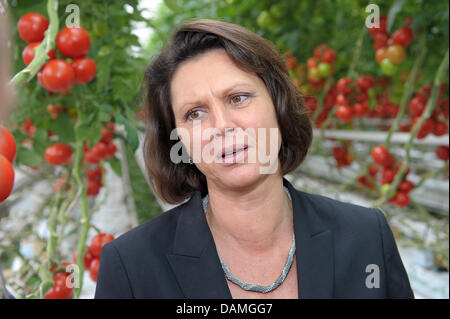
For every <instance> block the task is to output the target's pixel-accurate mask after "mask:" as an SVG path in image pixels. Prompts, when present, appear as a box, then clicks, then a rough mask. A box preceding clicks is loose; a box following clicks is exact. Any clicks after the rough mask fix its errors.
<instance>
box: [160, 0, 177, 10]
mask: <svg viewBox="0 0 450 319" xmlns="http://www.w3.org/2000/svg"><path fill="white" fill-rule="evenodd" d="M164 4H165V5H166V6H167V7H168V8H169V9H170V10H172V11H173V12H178V11H180V7H179V6H178V3H177V1H176V0H164Z"/></svg>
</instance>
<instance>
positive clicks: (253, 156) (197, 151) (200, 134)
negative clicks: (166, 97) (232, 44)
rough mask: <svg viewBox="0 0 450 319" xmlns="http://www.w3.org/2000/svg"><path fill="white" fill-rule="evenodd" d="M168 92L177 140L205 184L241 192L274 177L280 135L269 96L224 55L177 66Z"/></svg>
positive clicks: (217, 53)
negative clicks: (205, 181) (261, 179)
mask: <svg viewBox="0 0 450 319" xmlns="http://www.w3.org/2000/svg"><path fill="white" fill-rule="evenodd" d="M170 89H171V99H172V108H173V112H174V115H175V122H176V127H177V133H178V136H179V137H180V139H181V141H182V142H183V144H184V145H185V147H186V149H187V150H188V152H189V155H190V157H191V158H192V159H193V160H194V164H195V165H196V166H197V168H198V169H199V170H200V171H201V172H202V173H203V174H204V175H205V176H206V178H207V181H208V184H209V185H210V184H211V183H214V184H215V185H219V186H221V187H226V188H240V187H246V186H248V185H251V184H252V183H255V182H257V181H258V179H259V178H263V177H264V175H265V174H273V173H278V172H279V169H278V168H279V166H280V165H279V159H278V151H279V149H280V146H281V133H280V130H279V127H278V123H277V119H276V113H275V108H274V105H273V102H272V99H271V96H270V94H269V92H268V90H267V88H266V86H265V85H264V82H263V81H262V80H261V79H260V78H259V77H258V76H257V75H256V74H254V73H248V72H245V71H243V70H241V69H240V68H238V67H237V66H236V65H235V64H234V63H233V60H231V58H230V57H229V56H228V55H227V53H226V52H225V50H222V49H215V50H211V51H208V52H206V53H204V54H202V55H199V56H197V57H195V58H194V59H190V60H188V61H186V62H184V63H182V64H181V65H180V66H179V67H178V69H177V70H176V72H175V74H174V76H173V78H172V81H171V85H170ZM233 150H235V151H236V153H235V154H231V155H229V154H230V153H232V152H233ZM266 177H267V175H266Z"/></svg>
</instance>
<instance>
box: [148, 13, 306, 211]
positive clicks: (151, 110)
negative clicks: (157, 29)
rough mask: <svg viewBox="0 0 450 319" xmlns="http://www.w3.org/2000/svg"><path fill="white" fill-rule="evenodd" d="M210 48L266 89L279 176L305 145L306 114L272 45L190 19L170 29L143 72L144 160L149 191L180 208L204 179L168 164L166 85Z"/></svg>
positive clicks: (232, 28)
mask: <svg viewBox="0 0 450 319" xmlns="http://www.w3.org/2000/svg"><path fill="white" fill-rule="evenodd" d="M212 49H224V50H225V51H226V52H227V54H228V55H229V56H230V58H231V59H232V60H233V61H234V63H236V65H237V66H238V67H240V68H241V69H242V70H245V71H247V72H253V73H256V74H257V75H258V76H259V77H260V78H261V79H262V80H263V82H264V84H265V85H266V87H267V89H268V91H269V93H270V96H271V97H272V101H273V104H274V106H275V111H276V116H277V121H278V124H279V128H280V131H281V136H282V144H281V148H280V152H279V159H280V166H281V167H280V171H281V173H282V175H284V174H287V173H289V172H291V171H293V170H294V169H296V168H297V167H298V166H299V165H300V164H301V162H302V161H303V160H304V158H305V157H306V154H307V152H308V149H309V147H310V145H311V140H312V126H311V122H310V118H309V113H308V109H307V108H306V105H305V102H304V100H303V97H302V96H301V94H300V92H299V91H298V89H297V87H296V86H295V84H294V83H293V81H292V80H291V78H290V76H289V73H288V71H287V69H286V66H285V63H284V61H283V58H282V56H281V55H280V53H279V52H278V50H277V49H276V48H275V46H274V45H273V44H272V43H271V42H269V41H268V40H266V39H264V38H262V37H261V36H259V35H257V34H255V33H254V32H252V31H250V30H248V29H246V28H244V27H241V26H239V25H236V24H231V23H227V22H224V21H219V20H209V19H193V20H190V21H188V22H186V23H184V24H182V25H181V26H179V27H178V28H177V29H176V30H175V32H174V33H173V35H172V37H171V38H170V41H169V43H166V44H165V46H164V48H163V50H162V52H160V53H159V54H158V55H157V56H156V57H154V58H153V59H152V61H151V63H150V65H149V66H148V68H147V70H146V73H145V84H146V94H147V96H146V104H147V106H146V107H147V111H148V113H147V116H148V119H147V120H148V122H147V132H146V137H145V144H144V158H145V163H146V167H147V171H148V174H149V176H150V180H151V182H152V185H153V188H154V190H155V192H156V193H157V195H158V196H159V197H160V198H161V199H163V200H164V201H166V202H168V203H172V204H177V203H180V202H182V201H183V200H185V199H188V198H189V197H191V196H192V195H193V193H194V192H195V191H197V190H199V191H200V192H201V194H202V196H205V195H206V193H207V185H206V178H205V176H204V175H203V173H201V172H200V171H199V170H198V169H197V167H196V166H195V165H191V164H189V163H183V162H181V163H179V164H175V163H173V162H172V161H171V159H170V149H171V147H172V146H173V145H174V144H175V143H177V142H178V141H176V140H170V133H171V131H172V130H173V129H175V128H176V126H175V117H174V114H173V110H172V105H171V96H170V81H171V78H172V76H173V74H174V73H175V70H176V69H177V67H178V66H179V65H180V63H182V62H184V61H186V60H188V59H191V58H193V57H194V56H197V55H199V54H202V53H205V52H207V51H209V50H212Z"/></svg>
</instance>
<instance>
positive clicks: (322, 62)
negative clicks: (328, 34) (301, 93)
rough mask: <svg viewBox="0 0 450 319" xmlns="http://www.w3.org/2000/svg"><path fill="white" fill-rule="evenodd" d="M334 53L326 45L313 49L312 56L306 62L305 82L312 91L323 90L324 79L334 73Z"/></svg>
mask: <svg viewBox="0 0 450 319" xmlns="http://www.w3.org/2000/svg"><path fill="white" fill-rule="evenodd" d="M335 60H336V52H335V51H334V50H333V49H330V48H329V47H328V46H327V45H326V44H320V45H319V46H317V47H316V48H315V49H314V56H313V57H311V58H309V59H308V61H307V62H306V66H307V68H308V76H307V81H308V82H309V84H310V85H311V87H312V88H313V89H314V90H320V89H322V88H323V86H324V84H325V81H326V79H327V78H328V77H329V76H330V75H331V74H332V73H333V72H334V61H335Z"/></svg>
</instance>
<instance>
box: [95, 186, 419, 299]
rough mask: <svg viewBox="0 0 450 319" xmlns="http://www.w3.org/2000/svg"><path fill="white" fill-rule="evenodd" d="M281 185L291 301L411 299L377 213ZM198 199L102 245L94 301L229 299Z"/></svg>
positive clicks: (381, 216) (393, 245)
mask: <svg viewBox="0 0 450 319" xmlns="http://www.w3.org/2000/svg"><path fill="white" fill-rule="evenodd" d="M283 184H284V185H285V186H287V188H288V190H289V193H290V195H291V197H292V205H293V212H294V232H295V244H296V247H297V250H296V261H297V276H298V295H299V298H414V295H413V292H412V290H411V286H410V283H409V280H408V276H407V273H406V271H405V268H404V266H403V263H402V261H401V259H400V256H399V253H398V249H397V246H396V243H395V241H394V237H393V235H392V232H391V229H390V228H389V226H388V223H387V221H386V218H385V217H384V214H383V213H382V212H381V211H380V210H379V209H376V208H366V207H362V206H358V205H354V204H349V203H344V202H340V201H337V200H334V199H331V198H328V197H325V196H321V195H315V194H309V193H305V192H302V191H299V190H296V189H295V188H294V187H293V186H292V184H291V183H290V182H289V181H287V180H286V179H285V178H283ZM201 199H202V198H201V194H200V192H198V191H197V192H196V193H195V194H194V195H193V196H192V197H191V198H190V199H189V201H187V202H185V203H183V204H181V205H179V206H177V207H175V208H173V209H171V210H169V211H167V212H165V213H162V214H161V215H159V216H157V217H155V218H153V219H152V220H150V221H147V222H145V223H144V224H142V225H139V226H137V227H136V228H134V229H132V230H130V231H128V232H127V233H125V234H123V235H122V236H120V237H118V238H117V239H115V240H114V241H112V242H110V243H108V244H106V245H105V246H104V247H103V249H102V252H101V257H100V270H99V273H98V279H97V288H96V291H95V298H225V299H226V298H232V297H231V293H230V290H229V288H228V285H227V280H226V278H225V275H224V272H223V270H222V267H221V265H220V261H219V257H218V255H217V250H216V246H215V244H214V239H213V236H212V234H211V232H210V229H209V226H208V223H207V221H206V216H205V214H204V212H203V209H202V202H201ZM286 257H287V256H286ZM370 264H375V265H377V266H378V267H379V276H380V277H379V288H367V286H366V278H367V277H368V276H369V275H374V274H375V272H374V271H373V269H372V270H370V272H366V267H367V266H368V265H370ZM280 273H281V269H280Z"/></svg>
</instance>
